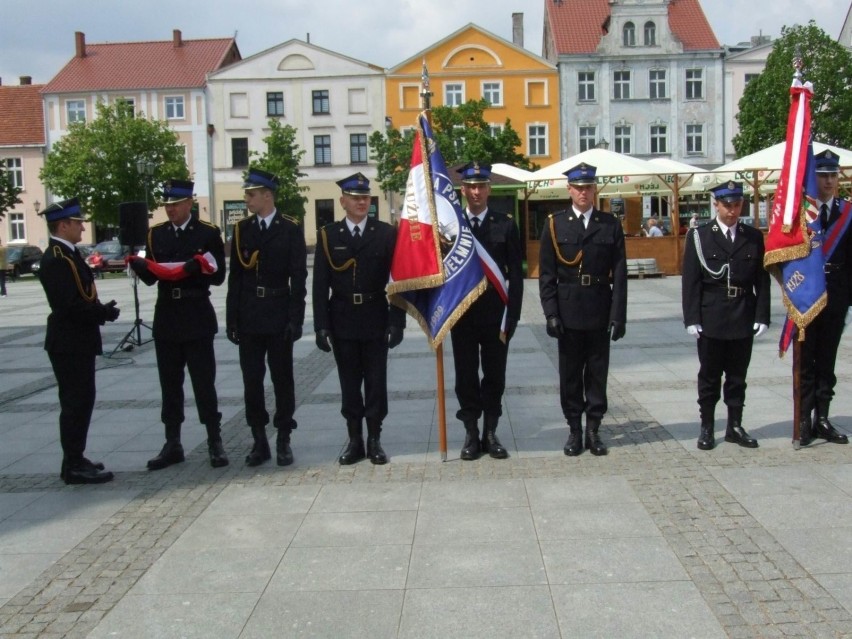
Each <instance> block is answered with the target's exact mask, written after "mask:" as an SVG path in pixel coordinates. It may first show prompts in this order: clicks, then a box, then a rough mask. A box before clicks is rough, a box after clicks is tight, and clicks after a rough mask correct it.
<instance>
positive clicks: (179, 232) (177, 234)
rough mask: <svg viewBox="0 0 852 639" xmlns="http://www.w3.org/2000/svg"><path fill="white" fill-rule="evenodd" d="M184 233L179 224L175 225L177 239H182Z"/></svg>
mask: <svg viewBox="0 0 852 639" xmlns="http://www.w3.org/2000/svg"><path fill="white" fill-rule="evenodd" d="M182 235H183V229H182V228H181V227H179V226H176V227H175V237H176V238H177V239H180V238H181V236H182Z"/></svg>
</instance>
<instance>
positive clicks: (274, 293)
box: [255, 286, 290, 297]
mask: <svg viewBox="0 0 852 639" xmlns="http://www.w3.org/2000/svg"><path fill="white" fill-rule="evenodd" d="M255 293H256V294H257V296H258V297H284V296H285V295H287V294H289V293H290V289H289V288H269V287H268V286H258V287H257V288H256V290H255Z"/></svg>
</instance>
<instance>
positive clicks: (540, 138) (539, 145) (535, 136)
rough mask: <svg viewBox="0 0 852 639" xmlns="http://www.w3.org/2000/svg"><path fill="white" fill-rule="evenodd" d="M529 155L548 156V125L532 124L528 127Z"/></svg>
mask: <svg viewBox="0 0 852 639" xmlns="http://www.w3.org/2000/svg"><path fill="white" fill-rule="evenodd" d="M527 149H528V152H527V155H547V125H544V124H530V125H529V126H528V127H527Z"/></svg>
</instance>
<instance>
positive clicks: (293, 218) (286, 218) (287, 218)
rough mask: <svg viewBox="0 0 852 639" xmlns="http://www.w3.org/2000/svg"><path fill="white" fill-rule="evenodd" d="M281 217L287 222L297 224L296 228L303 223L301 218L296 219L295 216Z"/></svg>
mask: <svg viewBox="0 0 852 639" xmlns="http://www.w3.org/2000/svg"><path fill="white" fill-rule="evenodd" d="M281 217H283V218H284V219H285V220H287V221H288V222H292V223H293V224H295V225H296V226H299V225H300V224H301V223H302V221H301V220H300V219H299V218H297V217H295V216H293V215H286V214H285V213H282V214H281Z"/></svg>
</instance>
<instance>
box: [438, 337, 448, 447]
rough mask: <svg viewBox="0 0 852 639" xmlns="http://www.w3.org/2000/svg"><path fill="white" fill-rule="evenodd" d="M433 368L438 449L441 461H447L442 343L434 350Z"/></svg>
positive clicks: (445, 399) (445, 400)
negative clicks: (436, 386)
mask: <svg viewBox="0 0 852 639" xmlns="http://www.w3.org/2000/svg"><path fill="white" fill-rule="evenodd" d="M435 370H436V374H437V376H438V450H440V451H441V461H442V462H445V461H447V398H446V397H445V394H444V345H443V344H439V345H438V348H437V350H436V351H435Z"/></svg>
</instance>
